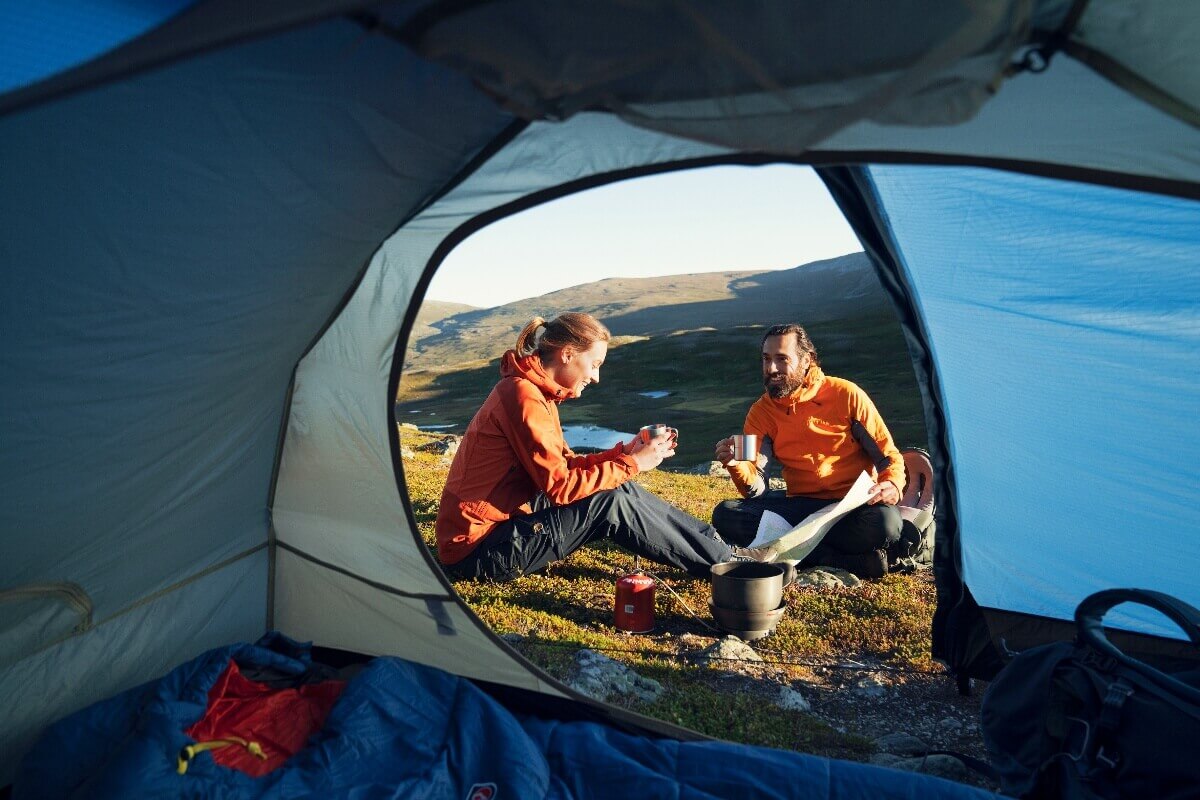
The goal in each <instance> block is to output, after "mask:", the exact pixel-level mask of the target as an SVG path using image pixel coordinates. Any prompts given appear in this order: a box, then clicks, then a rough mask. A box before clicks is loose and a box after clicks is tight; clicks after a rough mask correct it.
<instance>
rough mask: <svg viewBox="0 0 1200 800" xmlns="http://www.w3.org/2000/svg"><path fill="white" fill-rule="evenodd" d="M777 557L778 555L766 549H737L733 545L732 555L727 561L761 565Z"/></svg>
mask: <svg viewBox="0 0 1200 800" xmlns="http://www.w3.org/2000/svg"><path fill="white" fill-rule="evenodd" d="M778 557H779V554H778V553H776V552H775V551H774V550H771V549H769V548H766V547H738V546H737V545H734V546H733V554H732V555H730V556H729V560H730V561H757V562H759V563H762V564H769V563H771V562H772V561H774V560H775V559H776V558H778Z"/></svg>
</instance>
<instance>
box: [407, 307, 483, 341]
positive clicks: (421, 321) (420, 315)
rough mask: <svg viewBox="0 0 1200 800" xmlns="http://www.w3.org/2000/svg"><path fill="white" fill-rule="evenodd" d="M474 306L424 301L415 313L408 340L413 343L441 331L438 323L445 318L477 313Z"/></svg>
mask: <svg viewBox="0 0 1200 800" xmlns="http://www.w3.org/2000/svg"><path fill="white" fill-rule="evenodd" d="M477 310H478V309H476V308H475V306H469V305H467V304H466V303H448V302H446V301H444V300H426V301H425V302H423V303H421V308H420V310H418V311H417V319H416V323H415V324H414V325H413V329H412V333H411V334H410V338H411V339H412V340H413V341H418V340H420V339H424V338H426V337H428V336H433V335H435V334H437V333H439V332H440V331H441V325H440V323H441V322H442V321H443V320H445V319H446V318H447V317H453V316H455V315H457V314H466V313H468V312H471V311H477Z"/></svg>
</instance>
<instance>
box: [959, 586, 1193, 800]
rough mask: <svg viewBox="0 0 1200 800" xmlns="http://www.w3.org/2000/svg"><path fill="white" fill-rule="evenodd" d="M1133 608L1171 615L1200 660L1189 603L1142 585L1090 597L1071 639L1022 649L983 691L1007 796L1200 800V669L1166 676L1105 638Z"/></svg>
mask: <svg viewBox="0 0 1200 800" xmlns="http://www.w3.org/2000/svg"><path fill="white" fill-rule="evenodd" d="M1127 602H1129V603H1139V604H1141V605H1145V606H1149V607H1150V608H1154V609H1156V610H1158V611H1160V612H1162V613H1163V614H1165V615H1166V616H1167V617H1169V618H1170V619H1171V620H1172V621H1173V622H1175V623H1176V624H1177V625H1178V626H1179V627H1180V628H1182V629H1183V630H1184V631H1185V632H1186V633H1187V636H1188V638H1189V639H1190V641H1191V647H1190V650H1191V651H1192V654H1193V655H1195V656H1200V611H1197V610H1196V609H1195V608H1192V607H1191V606H1190V605H1188V604H1187V603H1184V602H1182V601H1180V600H1177V599H1175V598H1173V597H1170V596H1168V595H1165V594H1162V593H1160V592H1151V591H1144V590H1141V589H1110V590H1107V591H1102V592H1097V593H1096V594H1093V595H1091V596H1090V597H1088V598H1086V599H1084V601H1083V602H1082V603H1080V604H1079V607H1078V608H1077V609H1076V610H1075V624H1076V629H1077V630H1076V640H1075V641H1074V642H1056V643H1054V644H1047V645H1041V646H1039V647H1033V648H1030V649H1029V650H1025V651H1023V652H1021V653H1019V654H1018V655H1017V656H1016V657H1014V658H1013V659H1012V661H1010V662H1009V663H1008V664H1007V665H1006V666H1005V667H1004V669H1003V670H1001V671H1000V674H999V675H997V676H996V678H995V680H994V681H992V684H991V686H990V687H989V688H988V690H987V693H986V694H985V695H984V698H983V705H982V709H981V715H982V720H983V741H984V745H985V746H986V747H987V752H988V758H989V760H990V761H991V763H992V766H993V767H995V769H996V770H997V771H998V772H999V774H1000V780H1001V788H1002V789H1003V791H1004V792H1005V793H1006V794H1011V795H1014V796H1016V797H1020V798H1067V799H1068V800H1093V798H1102V799H1103V800H1115V799H1116V798H1139V800H1140V799H1141V798H1153V800H1175V799H1176V798H1196V797H1200V670H1198V669H1196V668H1195V667H1191V668H1187V669H1183V670H1180V671H1177V672H1175V673H1173V674H1168V673H1166V672H1162V671H1159V670H1158V669H1155V668H1154V667H1152V666H1150V665H1148V664H1145V663H1143V662H1141V661H1138V660H1137V659H1135V658H1131V657H1130V656H1128V655H1126V654H1125V653H1123V652H1121V650H1120V649H1118V648H1117V647H1116V646H1115V645H1113V644H1112V643H1111V642H1109V641H1108V639H1107V637H1106V636H1105V633H1104V629H1103V627H1102V625H1101V621H1102V620H1103V618H1104V615H1105V613H1107V612H1108V611H1109V610H1110V609H1111V608H1113V607H1114V606H1117V605H1120V604H1121V603H1127ZM1191 663H1192V664H1195V663H1197V662H1196V661H1192V662H1191Z"/></svg>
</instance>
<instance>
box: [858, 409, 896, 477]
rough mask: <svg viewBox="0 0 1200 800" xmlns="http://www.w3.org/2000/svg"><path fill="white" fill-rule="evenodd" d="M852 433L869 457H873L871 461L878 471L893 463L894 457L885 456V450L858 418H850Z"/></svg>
mask: <svg viewBox="0 0 1200 800" xmlns="http://www.w3.org/2000/svg"><path fill="white" fill-rule="evenodd" d="M850 435H851V436H853V437H854V441H856V442H858V446H859V447H861V448H862V449H863V451H864V452H865V453H866V454H867V458H869V459H871V463H873V464H874V465H875V469H876V470H877V471H879V472H882V471H883V470H885V469H887V467H888V465H889V464H891V463H892V459H891V458H889V457H888V456H885V455H884V454H883V450H881V449H880V448H879V443H878V442H876V441H875V440H874V439H872V438H871V434H870V433H868V432H867V428H866V426H864V425H863V424H862V423H861V422H859V421H858V420H856V419H852V420H850Z"/></svg>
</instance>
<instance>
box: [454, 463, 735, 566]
mask: <svg viewBox="0 0 1200 800" xmlns="http://www.w3.org/2000/svg"><path fill="white" fill-rule="evenodd" d="M599 539H609V540H611V541H612V542H614V543H616V544H617V545H619V546H620V547H621V548H623V549H625V550H628V551H629V552H630V553H633V554H634V555H639V556H643V557H645V558H648V559H650V560H652V561H656V562H658V563H660V564H669V565H670V566H673V567H678V568H679V569H682V570H686V571H687V572H689V573H690V574H692V575H694V576H695V577H697V578H707V577H708V574H709V573H708V568H709V567H711V566H712V565H713V564H717V563H719V562H721V561H727V560H729V556H730V554H731V551H730V547H729V545H727V544H725V542H723V541H722V540H721V537H719V536H718V535H717V531H716V529H715V528H713V526H711V525H709V524H708V523H706V522H703V521H701V520H698V519H696V518H695V517H693V516H692V515H690V514H687V513H685V512H683V511H680V510H679V509H678V508H675V507H674V506H672V505H671V504H670V503H667V502H665V501H663V500H661V499H660V498H659V497H657V496H656V495H654V494H652V493H651V492H648V491H646V490H645V489H643V488H642V487H641V486H639V485H638V484H636V483H633V482H628V483H623V484H621V485H620V486H618V487H617V488H615V489H607V490H605V491H601V492H596V493H595V494H593V495H589V496H588V497H585V498H583V499H582V500H576V501H575V502H574V503H569V504H568V505H565V506H554V505H551V504H550V503H549V501H548V500H547V499H546V498H545V496H544V495H539V496H538V498H537V499H536V500H535V501H534V503H533V513H531V514H526V515H525V516H521V517H513V518H511V519H509V520H506V521H504V522H502V523H500V524H499V525H497V526H496V527H495V528H493V529H492V531H491V532H490V533H489V534H488V535H487V536H485V537H484V538H483V541H481V542H480V543H479V545H478V546H476V548H475V549H474V550H472V551H471V553H470V554H469V555H468V556H467V557H466V558H465V559H463V560H462V561H459V562H458V563H456V564H449V565H447V566H446V567H445V570H446V572H447V573H449V574H450V575H453V576H455V577H459V578H492V579H493V580H501V581H503V580H511V579H512V578H517V577H520V576H521V575H525V574H528V573H530V572H536V571H538V570H539V569H542V568H543V567H545V566H546V565H547V564H549V563H551V562H552V561H558V560H560V559H563V558H566V557H567V556H568V555H570V554H571V553H573V552H574V551H575V550H577V549H579V548H580V547H582V546H583V545H585V544H587V543H588V542H592V541H596V540H599Z"/></svg>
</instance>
